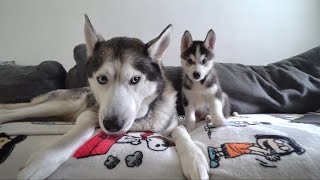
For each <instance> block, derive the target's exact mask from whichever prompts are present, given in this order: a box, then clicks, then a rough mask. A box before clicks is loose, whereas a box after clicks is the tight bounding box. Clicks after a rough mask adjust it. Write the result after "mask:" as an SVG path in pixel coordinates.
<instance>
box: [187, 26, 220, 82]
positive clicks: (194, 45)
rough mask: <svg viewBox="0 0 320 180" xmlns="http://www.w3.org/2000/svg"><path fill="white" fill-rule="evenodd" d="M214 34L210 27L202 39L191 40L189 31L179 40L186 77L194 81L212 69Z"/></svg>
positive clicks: (200, 78)
mask: <svg viewBox="0 0 320 180" xmlns="http://www.w3.org/2000/svg"><path fill="white" fill-rule="evenodd" d="M215 40H216V36H215V33H214V31H213V30H212V29H211V30H210V31H209V32H208V34H207V37H206V39H205V40H204V41H193V40H192V36H191V34H190V32H189V31H186V32H185V33H184V34H183V36H182V40H181V65H182V67H183V69H184V72H185V73H186V74H187V75H188V77H189V78H190V79H192V80H195V81H200V80H202V79H203V78H204V77H205V76H206V75H207V74H208V72H209V71H210V70H211V69H212V66H213V65H214V63H213V58H214V53H213V50H214V43H215Z"/></svg>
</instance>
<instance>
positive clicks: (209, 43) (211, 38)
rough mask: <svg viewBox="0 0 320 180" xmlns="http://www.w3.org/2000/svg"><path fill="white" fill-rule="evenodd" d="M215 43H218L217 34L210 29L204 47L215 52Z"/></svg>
mask: <svg viewBox="0 0 320 180" xmlns="http://www.w3.org/2000/svg"><path fill="white" fill-rule="evenodd" d="M215 42H216V34H215V33H214V31H213V30H212V29H210V31H209V32H208V34H207V37H206V40H204V46H205V47H206V48H207V49H209V50H210V51H213V49H214V43H215Z"/></svg>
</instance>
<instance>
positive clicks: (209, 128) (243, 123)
mask: <svg viewBox="0 0 320 180" xmlns="http://www.w3.org/2000/svg"><path fill="white" fill-rule="evenodd" d="M257 124H263V125H270V124H271V123H269V122H258V121H229V122H227V126H233V127H247V126H250V125H257ZM215 129H216V128H215V127H214V126H213V125H212V124H211V123H210V122H209V123H207V124H206V125H205V126H204V130H205V131H207V132H208V133H207V135H208V137H209V139H211V134H212V132H213V131H214V130H215Z"/></svg>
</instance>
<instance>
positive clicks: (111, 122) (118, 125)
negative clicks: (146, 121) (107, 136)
mask: <svg viewBox="0 0 320 180" xmlns="http://www.w3.org/2000/svg"><path fill="white" fill-rule="evenodd" d="M103 126H104V128H105V129H106V130H107V131H109V132H118V131H120V130H121V129H122V126H123V123H122V121H120V120H119V119H118V118H116V117H112V118H105V119H104V120H103Z"/></svg>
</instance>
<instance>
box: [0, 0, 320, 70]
mask: <svg viewBox="0 0 320 180" xmlns="http://www.w3.org/2000/svg"><path fill="white" fill-rule="evenodd" d="M84 13H87V14H88V15H89V17H90V19H91V22H92V23H93V25H94V26H95V28H96V30H97V31H98V32H100V33H101V34H102V35H103V36H104V37H105V38H106V39H108V38H111V37H114V36H134V37H138V38H140V39H142V40H143V41H144V42H147V41H149V40H150V39H152V38H154V37H156V36H157V35H158V34H159V33H160V32H161V31H162V30H163V28H165V27H166V26H167V25H168V24H169V23H171V24H173V26H174V36H173V37H174V38H173V42H172V44H171V46H170V49H169V51H168V54H167V56H166V59H165V61H164V64H165V65H179V64H180V58H179V50H180V48H179V46H180V38H181V36H182V34H183V32H184V31H185V30H186V29H188V30H190V31H191V33H192V35H193V37H194V39H204V37H205V35H206V33H207V31H208V30H209V29H210V28H213V29H214V30H215V32H216V34H217V42H216V57H217V59H216V60H217V61H219V62H233V63H244V64H257V65H265V64H267V63H271V62H275V61H277V60H280V59H283V58H287V57H290V56H293V55H296V54H298V53H301V52H303V51H305V50H308V49H310V48H313V47H315V46H318V45H320V1H319V0H265V1H264V0H241V1H239V0H194V1H191V0H161V1H155V0H140V1H137V0H108V1H99V0H87V1H86V0H54V1H49V0H24V1H19V0H0V61H1V60H16V61H17V63H18V64H22V65H31V64H38V63H39V62H41V61H43V60H49V59H53V60H58V61H59V62H61V63H62V64H63V65H64V66H65V68H66V69H69V68H70V67H72V66H73V65H74V64H75V62H74V60H73V54H72V50H73V48H74V46H75V45H77V44H79V43H82V42H84V37H83V24H84V16H83V15H84Z"/></svg>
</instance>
